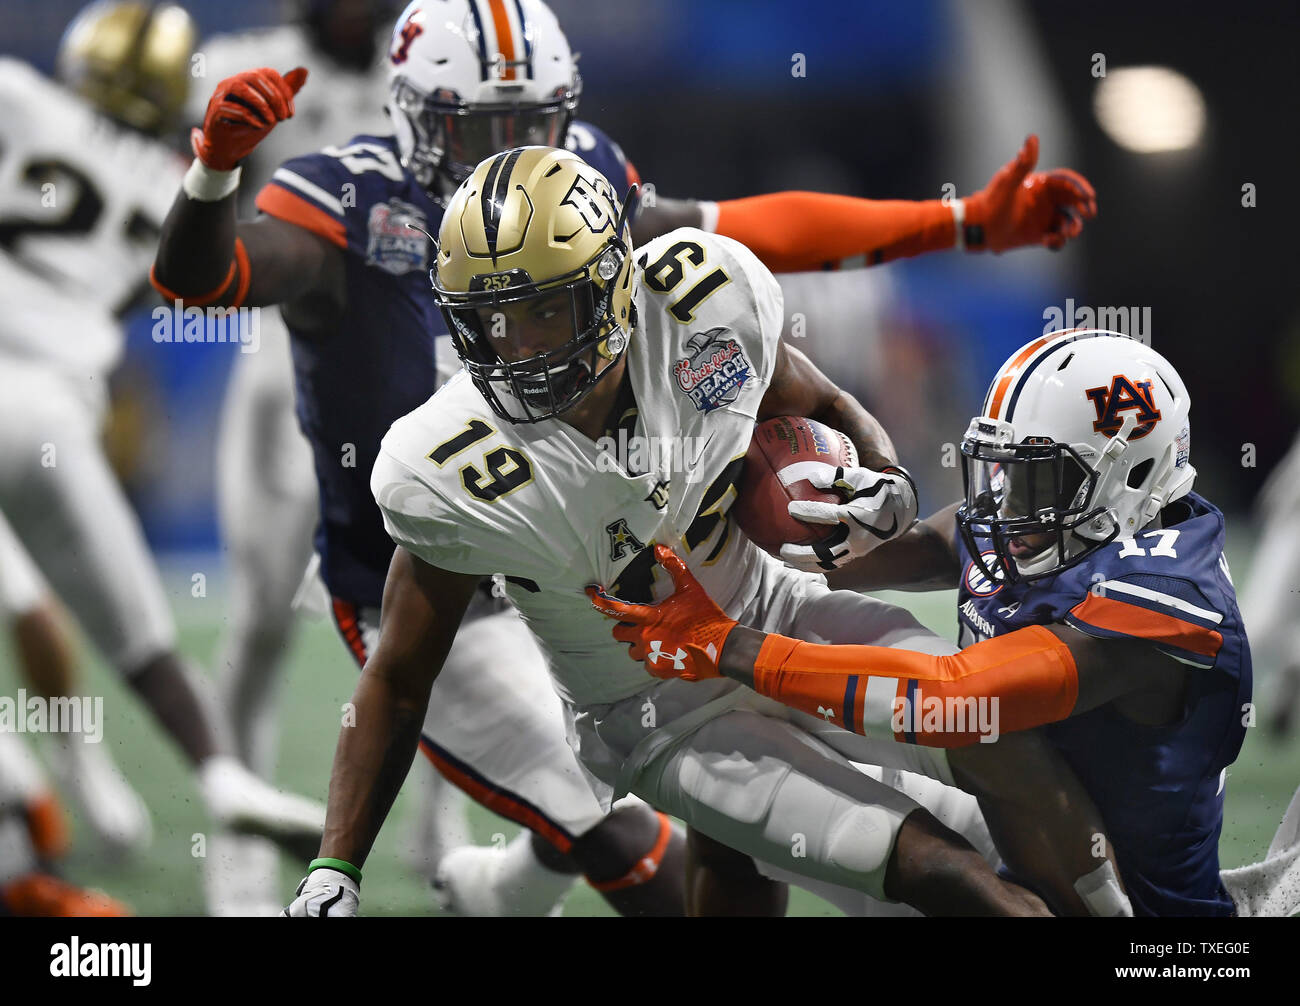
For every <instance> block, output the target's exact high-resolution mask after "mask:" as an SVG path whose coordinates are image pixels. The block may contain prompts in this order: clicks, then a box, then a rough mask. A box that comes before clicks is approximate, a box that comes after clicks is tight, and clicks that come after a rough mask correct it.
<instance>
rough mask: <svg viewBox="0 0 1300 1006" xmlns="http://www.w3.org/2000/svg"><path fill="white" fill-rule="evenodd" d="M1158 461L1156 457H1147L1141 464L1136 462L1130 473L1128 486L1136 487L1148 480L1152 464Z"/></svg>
mask: <svg viewBox="0 0 1300 1006" xmlns="http://www.w3.org/2000/svg"><path fill="white" fill-rule="evenodd" d="M1155 463H1156V461H1155V458H1147V459H1146V460H1145V461H1143V462H1142V463H1140V464H1136V465H1134V466H1133V468H1132V469H1131V470H1130V471H1129V473H1128V487H1129V488H1130V489H1136V488H1138V487H1139V486H1140V485H1142V483H1143V482H1145V481H1146V480H1147V476H1148V475H1150V474H1151V466H1152V465H1154V464H1155Z"/></svg>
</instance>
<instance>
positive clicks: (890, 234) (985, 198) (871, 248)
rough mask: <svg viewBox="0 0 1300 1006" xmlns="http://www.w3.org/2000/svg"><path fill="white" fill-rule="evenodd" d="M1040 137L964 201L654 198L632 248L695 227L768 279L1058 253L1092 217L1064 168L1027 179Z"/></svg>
mask: <svg viewBox="0 0 1300 1006" xmlns="http://www.w3.org/2000/svg"><path fill="white" fill-rule="evenodd" d="M1037 160H1038V138H1037V137H1036V136H1030V137H1029V138H1028V139H1027V140H1026V141H1025V144H1024V146H1023V147H1022V148H1021V150H1020V152H1019V153H1018V154H1017V155H1016V157H1015V158H1014V159H1013V160H1011V161H1010V162H1009V163H1008V164H1006V165H1005V166H1003V167H1002V168H1001V169H1000V170H999V171H998V172H997V173H996V174H995V175H994V176H993V178H992V180H991V181H990V182H989V184H988V185H987V186H986V187H985V188H984V189H983V190H981V191H980V192H977V193H975V194H974V195H972V196H968V197H966V198H965V199H950V200H942V199H929V200H920V201H911V200H875V199H858V198H854V197H851V196H840V195H829V194H826V193H821V192H772V193H768V194H765V195H760V196H750V197H748V198H744V199H731V200H726V201H723V202H717V203H712V202H696V201H693V200H685V199H668V198H665V197H663V196H656V198H655V201H654V204H653V205H646V206H643V207H642V209H641V210H640V212H639V214H638V216H637V219H636V222H635V223H634V224H633V226H632V236H633V239H634V240H635V242H636V244H637V245H638V246H639V245H641V244H643V243H645V242H646V241H648V240H650V239H651V238H654V237H657V236H658V235H660V234H666V233H667V232H668V231H670V230H675V229H676V228H678V227H699V228H701V229H702V230H706V231H715V232H716V233H718V234H722V235H724V236H726V237H731V238H735V239H736V240H737V241H740V242H741V243H742V244H745V245H747V246H748V247H749V248H750V249H751V250H752V251H753V252H754V253H755V254H756V255H757V256H758V257H759V259H761V260H762V262H763V263H764V264H765V265H766V266H767V267H768V268H769V269H771V270H773V271H774V272H803V271H809V270H816V269H824V268H826V267H827V266H833V265H838V264H840V263H843V262H845V261H846V260H853V259H858V258H860V259H861V260H862V261H863V262H864V264H866V265H876V264H878V263H881V262H888V261H890V260H891V259H897V258H905V257H908V256H911V255H920V254H922V253H925V252H930V251H942V250H945V249H948V248H964V249H966V250H968V251H985V250H988V251H993V252H1001V251H1006V250H1009V249H1012V248H1022V247H1026V246H1030V245H1042V246H1044V247H1047V248H1051V249H1053V250H1056V249H1059V248H1061V247H1063V246H1064V245H1065V243H1066V242H1067V241H1069V240H1070V239H1072V238H1074V237H1077V236H1078V235H1079V234H1080V233H1081V231H1082V230H1083V221H1084V220H1085V219H1091V218H1093V217H1094V216H1096V213H1097V194H1096V192H1094V191H1093V188H1092V186H1091V185H1090V184H1089V183H1088V180H1087V179H1086V178H1084V177H1083V176H1082V175H1080V174H1078V173H1077V172H1075V171H1071V170H1069V169H1068V168H1059V169H1056V170H1053V171H1034V170H1033V169H1034V166H1035V164H1036V163H1037Z"/></svg>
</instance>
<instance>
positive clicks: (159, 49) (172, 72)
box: [56, 0, 198, 134]
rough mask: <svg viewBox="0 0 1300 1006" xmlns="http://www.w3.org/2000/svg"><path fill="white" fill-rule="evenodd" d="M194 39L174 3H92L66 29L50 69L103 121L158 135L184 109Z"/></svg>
mask: <svg viewBox="0 0 1300 1006" xmlns="http://www.w3.org/2000/svg"><path fill="white" fill-rule="evenodd" d="M197 38H198V32H197V30H196V29H195V26H194V21H193V19H191V17H190V16H189V14H188V13H186V11H185V9H184V8H183V7H179V6H177V5H176V4H170V3H164V4H157V5H155V4H153V3H145V2H142V0H100V2H98V3H93V4H91V5H90V6H89V7H86V8H85V9H84V10H82V12H81V13H80V14H78V15H77V16H76V18H74V19H73V21H72V23H71V24H70V25H68V29H67V31H65V32H64V33H63V39H62V41H61V42H60V43H59V54H58V58H57V61H56V69H57V73H58V77H59V79H60V80H62V81H63V82H64V83H65V84H67V85H68V86H69V87H70V88H72V89H73V90H74V91H76V92H77V93H78V94H80V95H81V96H82V97H84V98H86V99H87V100H88V101H89V102H91V104H93V105H94V106H95V107H96V108H98V109H99V110H100V111H102V112H104V113H105V114H106V115H109V116H111V117H112V118H114V119H117V120H118V121H119V122H124V123H126V124H127V125H128V126H133V127H134V128H136V129H140V130H143V131H144V132H147V133H154V134H158V133H162V132H165V131H166V130H167V129H169V128H171V127H172V125H173V124H174V123H175V121H176V119H177V117H178V116H179V115H180V112H181V108H182V106H183V105H184V104H185V97H186V94H187V93H188V91H189V85H190V56H191V55H192V53H193V52H194V43H195V41H196V40H197Z"/></svg>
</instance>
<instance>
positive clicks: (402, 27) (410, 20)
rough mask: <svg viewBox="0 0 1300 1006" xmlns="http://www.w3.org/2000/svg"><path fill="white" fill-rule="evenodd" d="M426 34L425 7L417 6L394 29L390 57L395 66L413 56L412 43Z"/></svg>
mask: <svg viewBox="0 0 1300 1006" xmlns="http://www.w3.org/2000/svg"><path fill="white" fill-rule="evenodd" d="M423 34H424V8H422V7H417V8H416V9H415V10H413V11H411V12H410V13H409V14H407V15H406V17H405V19H404V20H402V21H401V22H399V23H398V25H397V27H396V28H395V29H394V30H393V50H392V54H391V55H390V56H389V58H390V59H391V60H392V61H393V65H394V66H398V65H400V64H402V63H405V62H406V61H407V60H408V59H410V58H411V43H412V42H414V41H415V40H416V39H417V38H418V37H419V36H421V35H423Z"/></svg>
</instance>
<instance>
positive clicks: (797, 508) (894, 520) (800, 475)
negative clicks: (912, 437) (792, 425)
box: [780, 462, 917, 573]
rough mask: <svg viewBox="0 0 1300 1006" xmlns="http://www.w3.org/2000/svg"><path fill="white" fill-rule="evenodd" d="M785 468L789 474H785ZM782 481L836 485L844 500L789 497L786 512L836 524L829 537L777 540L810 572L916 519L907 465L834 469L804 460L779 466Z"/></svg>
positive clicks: (841, 561)
mask: <svg viewBox="0 0 1300 1006" xmlns="http://www.w3.org/2000/svg"><path fill="white" fill-rule="evenodd" d="M787 473H790V474H787ZM780 477H781V480H782V481H783V482H784V481H786V480H787V479H789V480H791V481H798V480H802V479H807V480H808V481H809V482H810V483H812V485H813V487H814V488H816V489H835V490H838V491H839V492H841V493H843V494H844V496H845V497H847V500H848V501H847V502H846V503H817V502H813V501H811V500H794V501H792V502H791V503H790V505H789V510H790V516H791V517H793V518H795V519H796V520H801V521H803V522H804V523H807V524H838V525H839V527H837V528H836V529H835V531H834V532H833V533H832V534H830V535H829V536H828V537H826V538H823V539H822V540H821V541H819V542H814V543H813V544H812V545H782V546H781V558H782V559H784V560H785V561H786V562H788V563H789V564H790V565H791V566H795V567H797V568H798V569H802V570H806V571H808V572H810V573H822V572H827V571H829V570H832V569H839V568H840V567H841V566H843V565H845V564H846V563H848V562H852V561H853V560H854V559H857V558H859V557H861V556H864V555H866V554H867V553H868V552H870V551H871V550H872V549H873V548H875V547H876V546H877V545H879V544H880V543H881V542H882V541H888V540H889V539H890V538H894V537H897V536H898V535H899V534H902V533H903V532H904V531H906V530H907V529H908V528H910V527H911V526H912V523H913V522H914V521H915V520H916V513H917V502H916V485H915V484H914V483H913V482H912V476H911V475H909V474H908V473H907V471H906V469H904V468H901V467H899V466H897V465H890V466H889V467H887V468H884V469H882V470H881V471H878V472H877V471H872V470H871V469H870V468H837V467H834V466H832V465H826V464H819V463H817V462H809V463H807V464H801V465H798V466H797V468H796V466H792V467H790V468H786V469H784V470H783V471H782V472H781V473H780Z"/></svg>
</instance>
